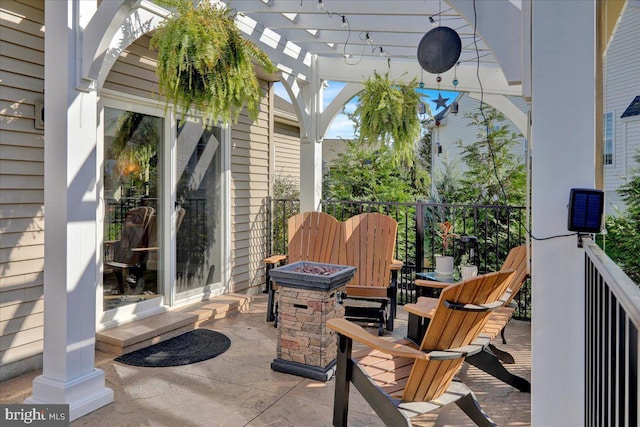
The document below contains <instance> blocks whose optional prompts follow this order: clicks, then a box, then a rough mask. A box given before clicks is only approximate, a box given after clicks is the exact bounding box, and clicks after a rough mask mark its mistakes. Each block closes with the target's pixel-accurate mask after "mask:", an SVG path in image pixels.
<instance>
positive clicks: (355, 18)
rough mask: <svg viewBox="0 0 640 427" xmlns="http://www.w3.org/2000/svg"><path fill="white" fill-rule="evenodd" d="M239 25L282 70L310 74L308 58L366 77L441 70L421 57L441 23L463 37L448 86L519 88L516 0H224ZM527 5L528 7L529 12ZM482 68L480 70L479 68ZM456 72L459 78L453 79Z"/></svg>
mask: <svg viewBox="0 0 640 427" xmlns="http://www.w3.org/2000/svg"><path fill="white" fill-rule="evenodd" d="M224 3H226V4H227V6H228V7H230V8H232V9H234V10H235V11H237V12H238V17H237V20H238V26H239V27H240V29H241V30H242V31H243V32H244V33H245V34H246V36H247V37H248V38H251V39H252V40H253V41H255V42H257V43H259V45H260V46H261V47H262V48H263V49H264V50H265V51H266V52H267V53H268V54H269V56H270V57H271V58H272V60H273V61H274V62H275V63H276V64H277V65H278V67H279V68H280V70H282V71H283V73H285V74H291V75H293V76H294V77H295V78H296V79H300V80H306V79H308V78H309V76H310V75H311V73H312V71H311V62H312V61H311V58H312V57H313V56H316V57H317V69H316V70H315V72H316V73H317V75H318V77H319V78H320V79H322V80H334V81H345V82H361V81H362V80H363V79H364V78H366V77H367V76H368V75H369V74H370V73H371V72H373V71H374V70H376V71H378V72H386V71H387V70H389V71H390V72H391V74H392V76H393V77H394V78H403V79H407V80H411V79H413V78H417V79H418V80H419V81H420V80H422V81H423V82H424V83H425V86H426V87H431V88H436V87H437V82H436V75H433V74H430V73H427V72H426V71H423V70H422V69H421V67H420V65H419V64H418V61H417V48H418V44H419V43H420V40H421V39H422V37H423V36H424V35H425V33H427V32H428V31H429V30H431V29H433V28H435V27H437V26H447V27H450V28H452V29H454V30H455V31H456V32H457V33H458V34H459V35H460V38H461V40H462V52H461V55H460V59H459V65H458V66H455V67H453V68H452V69H450V70H449V71H447V72H445V73H443V75H442V81H441V83H440V88H441V89H443V90H460V91H470V92H477V91H479V83H478V76H477V74H478V73H479V74H480V78H481V79H482V80H483V81H482V83H483V84H484V86H485V87H483V90H485V91H486V92H489V93H491V92H493V93H502V94H510V95H520V94H521V93H522V90H521V82H522V50H523V49H522V25H523V24H522V22H523V12H522V10H521V7H522V5H521V2H520V1H519V0H511V1H509V0H497V1H489V2H487V1H478V0H476V1H472V0H448V1H444V0H442V1H439V0H349V1H346V0H323V1H318V0H228V1H227V0H225V1H224ZM525 12H526V11H525ZM478 68H479V70H478ZM454 77H457V79H458V82H459V85H458V86H457V87H456V86H455V85H454V84H453V79H454Z"/></svg>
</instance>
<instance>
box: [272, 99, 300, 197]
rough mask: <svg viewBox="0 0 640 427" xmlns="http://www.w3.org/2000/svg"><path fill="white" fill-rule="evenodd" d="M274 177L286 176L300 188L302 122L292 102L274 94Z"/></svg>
mask: <svg viewBox="0 0 640 427" xmlns="http://www.w3.org/2000/svg"><path fill="white" fill-rule="evenodd" d="M273 101H274V102H273V106H274V118H273V120H274V124H273V142H274V144H273V147H274V153H273V162H274V166H273V170H274V178H285V179H288V180H289V182H291V183H295V184H296V185H297V187H298V189H300V124H299V123H298V117H297V116H296V112H295V109H294V108H293V105H292V104H291V102H289V101H287V100H286V99H284V98H281V97H280V96H278V95H274V100H273Z"/></svg>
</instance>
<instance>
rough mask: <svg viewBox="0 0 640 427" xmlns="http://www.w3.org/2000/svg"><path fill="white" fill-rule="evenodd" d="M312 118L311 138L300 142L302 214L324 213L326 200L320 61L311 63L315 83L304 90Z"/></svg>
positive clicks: (313, 60) (311, 82) (316, 59)
mask: <svg viewBox="0 0 640 427" xmlns="http://www.w3.org/2000/svg"><path fill="white" fill-rule="evenodd" d="M302 96H303V97H304V98H305V101H306V102H305V105H306V108H307V110H308V114H309V119H310V120H309V124H310V126H309V129H308V133H307V135H308V138H304V139H302V140H301V142H300V212H307V211H318V210H320V199H321V198H322V136H323V135H321V131H320V128H321V126H322V123H321V119H322V117H321V114H322V82H321V81H320V79H319V77H318V58H317V57H316V56H315V55H314V56H313V58H312V62H311V81H310V82H309V84H308V85H306V86H304V87H303V88H302Z"/></svg>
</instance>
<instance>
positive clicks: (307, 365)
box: [270, 261, 356, 381]
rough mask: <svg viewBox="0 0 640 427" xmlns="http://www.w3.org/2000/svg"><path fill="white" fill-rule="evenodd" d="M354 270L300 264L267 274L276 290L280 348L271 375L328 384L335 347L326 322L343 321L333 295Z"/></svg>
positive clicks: (296, 263)
mask: <svg viewBox="0 0 640 427" xmlns="http://www.w3.org/2000/svg"><path fill="white" fill-rule="evenodd" d="M355 271H356V268H355V267H349V266H345V265H337V264H324V263H317V262H310V261H299V262H295V263H292V264H288V265H285V266H283V267H278V268H274V269H273V270H271V272H270V274H271V277H272V278H273V279H274V280H275V282H276V284H277V285H278V300H277V301H278V347H277V358H276V359H274V360H273V362H271V369H273V370H275V371H279V372H285V373H288V374H294V375H300V376H303V377H307V378H312V379H315V380H319V381H328V380H329V379H330V378H331V377H332V376H333V374H334V372H335V363H336V354H337V343H336V338H335V332H334V331H332V330H331V329H329V328H327V320H328V319H332V318H334V317H344V308H343V307H342V305H340V304H339V303H338V300H337V294H338V292H340V291H341V290H342V288H343V287H344V286H345V285H346V284H347V282H348V281H349V280H351V278H352V277H353V275H354V274H355Z"/></svg>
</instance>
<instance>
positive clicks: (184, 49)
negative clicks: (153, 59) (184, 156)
mask: <svg viewBox="0 0 640 427" xmlns="http://www.w3.org/2000/svg"><path fill="white" fill-rule="evenodd" d="M174 3H175V2H174ZM174 3H172V4H174ZM175 6H176V12H177V13H176V14H175V15H174V16H173V17H171V18H169V19H168V20H167V21H165V23H164V24H163V25H162V26H161V27H160V28H159V29H158V30H157V31H156V32H155V34H154V35H153V37H152V39H151V48H152V49H156V50H157V51H158V65H157V69H156V73H157V75H158V85H159V90H160V93H161V95H163V96H164V97H165V98H166V100H167V104H169V103H171V104H173V105H174V106H175V108H176V110H177V111H179V112H182V113H185V112H187V111H189V110H190V109H191V108H193V109H195V110H196V111H198V112H200V113H202V114H203V115H204V121H205V124H206V125H210V124H214V123H216V122H217V121H218V120H220V121H221V122H223V123H225V124H226V123H236V122H237V120H238V117H239V115H240V111H241V110H242V108H243V107H244V106H245V105H246V107H247V110H248V114H249V117H250V118H251V119H252V120H255V119H256V118H257V116H258V111H259V106H260V100H261V99H262V98H263V96H264V94H263V92H262V90H261V89H260V86H259V84H258V79H257V77H256V74H255V70H254V65H253V61H254V60H255V61H256V62H257V63H258V64H259V65H260V66H262V67H263V68H264V69H265V71H267V72H269V73H271V72H274V71H275V67H274V65H273V63H272V62H271V61H270V60H269V58H268V57H267V55H266V54H265V53H264V52H262V51H261V50H260V49H259V48H258V47H257V46H256V45H255V44H254V43H252V42H251V41H248V40H245V39H244V38H243V37H242V35H241V34H240V32H239V30H238V28H237V26H236V24H235V16H234V15H233V14H232V12H231V11H230V10H229V9H219V8H217V7H216V6H214V5H212V4H211V3H209V2H201V3H200V4H199V5H198V6H197V7H196V6H194V4H193V2H192V1H191V0H179V1H178V2H177V4H176V5H175Z"/></svg>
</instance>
